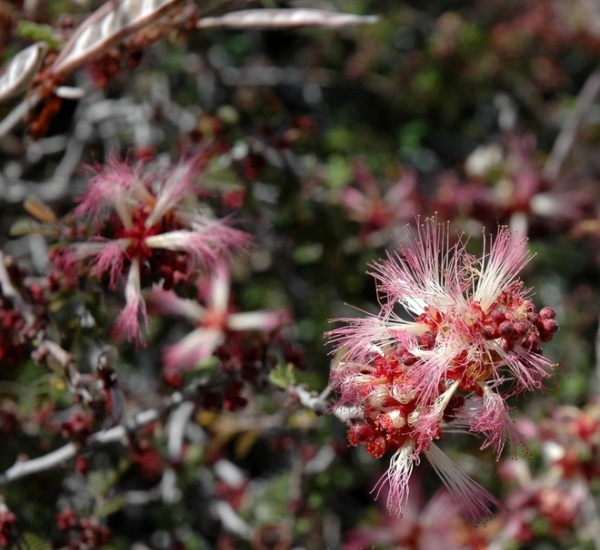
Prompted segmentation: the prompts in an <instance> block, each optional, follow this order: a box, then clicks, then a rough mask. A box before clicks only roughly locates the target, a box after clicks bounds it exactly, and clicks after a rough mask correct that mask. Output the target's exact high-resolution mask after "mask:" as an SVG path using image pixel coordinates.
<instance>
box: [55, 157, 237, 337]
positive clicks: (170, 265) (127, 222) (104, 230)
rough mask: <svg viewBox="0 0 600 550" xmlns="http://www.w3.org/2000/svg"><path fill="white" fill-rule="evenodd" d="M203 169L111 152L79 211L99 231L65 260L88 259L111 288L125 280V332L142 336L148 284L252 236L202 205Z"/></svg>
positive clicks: (206, 262)
mask: <svg viewBox="0 0 600 550" xmlns="http://www.w3.org/2000/svg"><path fill="white" fill-rule="evenodd" d="M198 173H199V167H198V164H197V163H195V162H194V161H193V159H192V160H190V161H187V162H182V163H179V164H176V165H174V166H169V167H167V169H166V170H165V169H162V170H160V169H158V168H156V167H155V166H153V165H151V166H150V167H148V166H143V165H142V164H136V165H131V164H130V163H128V162H125V161H122V160H119V159H117V158H111V159H109V160H108V163H107V164H106V166H102V167H100V168H99V169H98V170H97V173H96V175H95V176H94V177H93V178H92V179H91V181H90V182H89V184H88V187H87V189H86V191H85V193H84V195H83V197H82V198H81V200H80V203H79V205H78V206H77V208H76V209H75V211H74V215H75V217H76V218H78V219H80V220H81V221H85V222H86V223H88V224H89V223H91V224H92V228H93V235H92V236H91V237H90V238H89V239H88V241H87V242H81V243H76V244H73V245H71V246H70V247H69V248H68V249H67V251H66V253H65V254H63V256H62V258H61V259H62V261H63V262H64V263H65V264H67V265H78V264H81V263H83V262H87V263H88V265H90V266H91V269H92V273H93V274H95V276H96V277H102V276H108V281H109V288H110V289H112V290H114V289H116V288H117V286H118V285H119V283H120V282H121V281H125V285H124V294H125V307H124V308H123V310H122V312H121V314H120V315H119V317H118V318H117V321H116V324H115V333H116V334H117V335H118V336H120V337H121V338H124V339H126V340H132V341H135V342H137V343H139V342H141V341H142V335H141V330H140V324H139V320H140V318H141V319H144V320H146V305H145V301H144V299H143V297H142V292H141V290H142V286H146V285H147V284H151V283H155V282H162V284H163V285H164V286H172V285H173V284H175V283H177V282H181V281H182V280H183V281H185V280H187V279H191V278H192V276H193V274H194V273H195V272H196V271H197V270H198V269H210V268H212V267H213V266H214V265H215V264H216V263H217V262H219V261H222V260H223V259H224V258H226V257H228V256H229V255H231V253H233V252H235V251H239V250H240V249H242V248H244V247H245V245H246V244H247V243H248V240H249V237H248V235H247V234H245V233H243V232H242V231H239V230H237V229H234V228H232V227H229V226H228V225H227V223H226V221H224V220H218V219H215V218H213V217H212V216H211V215H210V213H209V212H207V211H206V209H203V205H201V204H200V203H199V201H198V199H197V196H198V186H197V183H196V179H197V176H198ZM157 279H158V280H157Z"/></svg>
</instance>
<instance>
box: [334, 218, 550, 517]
mask: <svg viewBox="0 0 600 550" xmlns="http://www.w3.org/2000/svg"><path fill="white" fill-rule="evenodd" d="M530 258H531V256H530V255H529V253H528V252H527V249H526V246H525V241H524V240H523V239H519V238H517V237H515V236H513V235H512V234H511V233H510V232H508V231H507V230H506V229H501V230H500V231H499V233H498V235H497V237H496V238H495V239H491V238H490V237H484V250H483V255H482V256H481V258H479V259H478V258H475V257H474V256H472V255H471V254H469V253H468V252H467V250H466V242H464V241H463V240H462V239H459V240H458V241H457V242H455V243H452V242H451V240H450V234H449V232H448V230H447V227H446V226H444V225H440V224H438V223H437V222H436V221H434V220H430V221H428V222H426V223H425V224H423V225H422V226H421V227H419V229H418V232H417V236H416V238H414V239H413V240H412V241H411V242H410V244H408V245H407V246H406V247H405V248H404V249H402V250H401V251H400V253H399V254H398V255H396V256H390V257H389V258H388V259H387V260H385V261H382V262H380V263H377V264H375V265H374V266H373V275H374V277H375V278H376V280H377V281H378V293H379V301H380V304H381V311H380V313H379V314H378V315H371V316H368V317H366V318H360V319H339V321H343V322H345V323H346V326H344V327H341V328H338V329H335V330H333V331H331V332H330V333H329V336H330V338H331V341H332V342H334V343H335V344H336V346H337V348H338V350H339V352H340V357H341V358H340V360H339V361H338V362H337V363H336V364H335V365H334V366H333V369H332V374H331V379H330V383H331V385H332V387H333V388H334V389H335V390H336V391H337V392H338V393H339V394H340V400H339V404H340V405H344V406H348V405H354V406H356V405H359V406H360V408H361V409H362V412H363V419H362V420H361V421H358V422H355V423H354V424H353V425H352V426H350V428H349V431H348V441H349V443H350V444H351V445H358V444H361V443H362V444H364V445H365V448H366V450H367V452H368V453H369V454H370V455H372V456H374V457H377V458H378V457H381V456H383V455H384V453H385V452H387V451H390V452H393V453H394V454H393V456H392V459H391V463H390V468H389V470H388V472H387V474H386V475H385V476H384V480H388V481H389V482H390V484H391V489H390V491H389V496H388V506H389V508H390V509H391V510H393V511H395V512H398V513H399V512H400V509H401V507H402V505H403V503H404V502H405V500H406V497H407V493H408V485H407V484H408V479H409V477H410V474H411V471H412V468H413V465H414V464H415V463H417V462H418V461H419V458H420V456H421V454H425V456H427V458H428V459H429V460H430V462H431V463H432V465H433V466H434V468H435V470H436V471H437V472H438V473H439V475H440V477H441V478H442V481H443V482H444V483H445V484H446V486H447V487H448V488H449V489H450V491H451V492H452V493H453V494H454V495H455V496H456V497H457V498H458V499H459V500H460V501H461V503H462V504H463V506H464V511H465V514H466V515H467V516H468V517H469V518H470V519H476V518H477V517H479V516H481V515H485V514H487V513H489V511H490V510H491V506H490V505H492V504H494V505H496V504H498V502H497V501H496V499H495V498H494V497H492V496H491V495H489V493H487V492H486V491H485V490H484V489H483V488H481V487H480V486H478V485H477V484H476V483H475V482H474V481H472V480H470V479H469V478H468V477H467V476H466V475H465V474H464V473H463V472H462V471H461V470H460V469H459V468H458V467H457V466H456V465H454V464H453V463H452V462H451V461H450V460H449V459H448V458H447V457H446V456H445V455H444V453H443V452H442V451H441V450H440V449H439V448H438V447H437V446H436V445H435V444H434V443H433V441H434V440H437V439H438V438H440V436H441V435H442V433H443V431H444V430H454V431H456V430H469V431H470V432H473V433H477V434H481V435H483V436H484V437H485V440H484V443H483V447H487V446H490V447H492V448H493V449H494V451H495V452H496V453H497V454H499V453H500V452H501V451H502V449H503V447H504V444H505V441H507V440H508V441H510V443H511V444H512V445H523V446H525V443H524V439H523V437H522V436H521V435H520V434H519V432H518V430H517V429H516V428H515V426H514V424H513V422H512V420H511V418H510V416H509V412H508V408H507V406H506V402H505V398H506V397H507V396H508V395H512V394H515V393H518V392H521V391H524V390H533V389H536V388H539V387H540V386H541V384H542V381H543V379H544V378H545V377H546V376H547V375H548V372H549V370H550V367H551V366H552V365H551V363H550V361H548V360H547V359H546V358H544V357H543V356H542V354H541V349H540V344H541V342H547V341H549V340H550V339H551V338H552V336H553V334H554V332H555V331H556V329H557V324H556V321H555V320H554V317H555V313H554V311H553V310H552V309H550V308H544V309H543V310H541V311H540V312H539V313H538V312H537V311H536V308H535V306H534V305H533V302H532V301H531V299H530V298H529V294H530V291H529V290H528V289H526V288H525V287H524V286H523V284H522V283H521V282H520V281H519V280H518V278H517V276H518V273H519V271H520V270H521V269H522V268H523V267H524V266H525V264H526V263H527V262H528V261H529V260H530ZM398 305H399V306H401V307H402V309H403V310H404V313H405V315H401V314H399V313H397V312H396V311H395V310H394V308H395V307H396V306H398Z"/></svg>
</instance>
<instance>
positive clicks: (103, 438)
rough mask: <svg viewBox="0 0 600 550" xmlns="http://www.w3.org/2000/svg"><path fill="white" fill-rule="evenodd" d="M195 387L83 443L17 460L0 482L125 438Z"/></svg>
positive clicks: (187, 394)
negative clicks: (158, 407) (36, 456)
mask: <svg viewBox="0 0 600 550" xmlns="http://www.w3.org/2000/svg"><path fill="white" fill-rule="evenodd" d="M196 389H197V388H196V387H195V386H194V387H193V388H190V389H189V390H188V391H186V393H185V394H181V393H175V394H173V395H172V396H171V397H170V399H169V400H168V401H167V402H166V403H165V405H163V407H161V408H160V409H149V410H146V411H142V412H140V413H138V414H137V415H136V416H135V417H134V418H133V419H132V420H131V421H129V422H127V423H125V424H121V425H119V426H115V427H114V428H111V429H109V430H104V431H101V432H97V433H95V434H93V435H92V436H90V437H89V438H88V440H87V442H86V445H84V446H78V445H76V444H75V443H68V444H67V445H64V446H63V447H61V448H60V449H56V450H55V451H52V452H51V453H48V454H46V455H43V456H40V457H38V458H33V459H30V460H20V461H17V463H16V464H14V465H13V466H11V467H10V468H9V469H8V470H6V471H5V472H4V473H3V474H0V485H6V484H8V483H11V482H12V481H15V480H17V479H20V478H23V477H27V476H30V475H33V474H37V473H39V472H43V471H46V470H51V469H52V468H56V467H57V466H60V465H61V464H63V463H64V462H66V461H67V460H69V459H71V458H73V457H75V456H76V455H77V454H78V453H79V452H81V451H83V450H86V449H89V448H94V447H98V446H102V445H107V444H109V443H115V442H118V441H122V440H124V438H125V436H126V435H127V434H128V433H130V432H133V431H135V430H138V429H139V428H141V427H143V426H146V425H148V424H150V423H152V422H154V421H156V420H158V419H159V418H161V417H162V416H163V415H164V414H166V413H167V412H168V411H170V410H171V409H172V408H173V407H176V406H178V405H180V404H181V403H183V402H184V401H187V400H191V398H192V395H193V394H194V393H195V391H196Z"/></svg>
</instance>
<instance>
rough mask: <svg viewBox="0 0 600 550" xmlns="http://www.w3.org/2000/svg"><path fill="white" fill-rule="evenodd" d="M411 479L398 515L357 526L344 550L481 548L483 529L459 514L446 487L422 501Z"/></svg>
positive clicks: (473, 549) (457, 507)
mask: <svg viewBox="0 0 600 550" xmlns="http://www.w3.org/2000/svg"><path fill="white" fill-rule="evenodd" d="M417 481H418V480H415V478H413V479H412V480H411V483H410V485H411V498H410V499H409V501H408V502H407V506H406V507H405V510H404V513H403V515H402V517H396V516H390V515H387V514H385V515H384V517H383V522H382V524H380V525H374V526H365V527H359V528H357V529H354V530H352V531H350V532H349V533H348V535H347V537H346V541H345V544H344V550H363V549H366V548H386V549H393V550H431V549H433V548H440V549H441V548H443V549H444V550H481V549H483V548H487V543H488V540H487V535H488V534H487V533H486V532H485V531H484V530H482V529H478V528H476V527H474V526H473V525H471V524H470V523H468V522H467V521H466V520H465V519H464V518H463V517H461V515H460V514H461V510H460V507H459V506H458V504H457V503H456V501H455V500H454V499H452V497H451V496H450V494H449V493H448V492H447V491H444V490H439V491H438V492H437V493H436V494H435V495H433V497H432V498H431V499H430V500H429V501H428V502H426V503H425V502H424V501H423V498H422V495H421V494H420V491H419V487H418V484H417Z"/></svg>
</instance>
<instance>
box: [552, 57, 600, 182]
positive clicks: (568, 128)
mask: <svg viewBox="0 0 600 550" xmlns="http://www.w3.org/2000/svg"><path fill="white" fill-rule="evenodd" d="M598 92H600V68H599V69H596V70H595V71H594V72H593V73H592V74H591V75H590V76H589V77H588V79H587V80H586V81H585V84H584V85H583V88H582V89H581V92H580V93H579V96H578V97H577V103H576V105H575V108H574V109H573V111H572V112H571V114H570V116H569V117H567V119H566V120H565V123H564V124H563V126H562V128H561V130H560V133H559V134H558V137H557V138H556V141H555V142H554V146H553V147H552V152H551V153H550V156H549V157H548V159H547V160H546V164H545V165H544V169H543V172H542V173H543V175H544V177H545V178H546V179H549V180H554V179H556V178H557V177H558V174H559V173H560V170H561V168H562V165H563V164H564V162H565V160H566V159H567V157H568V156H569V152H570V151H571V149H572V148H573V144H574V143H575V138H576V137H577V132H578V130H579V126H580V125H581V122H582V120H583V117H584V116H585V114H586V113H587V112H588V111H589V110H590V108H591V106H592V103H593V102H594V99H595V98H596V96H597V95H598Z"/></svg>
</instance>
